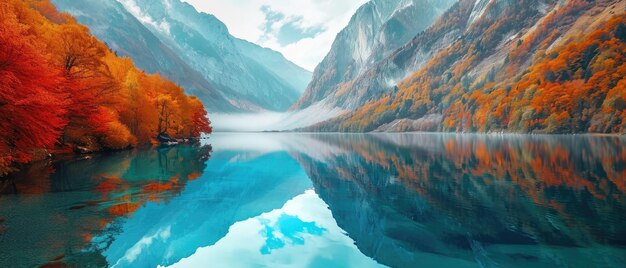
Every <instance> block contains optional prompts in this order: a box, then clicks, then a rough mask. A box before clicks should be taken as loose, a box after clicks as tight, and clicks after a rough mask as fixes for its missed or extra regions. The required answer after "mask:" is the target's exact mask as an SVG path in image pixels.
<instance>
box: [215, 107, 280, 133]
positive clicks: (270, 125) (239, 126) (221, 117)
mask: <svg viewBox="0 0 626 268" xmlns="http://www.w3.org/2000/svg"><path fill="white" fill-rule="evenodd" d="M289 114H290V113H288V112H284V113H279V112H263V113H246V114H211V115H209V118H210V119H211V125H212V126H213V129H214V131H217V132H229V131H232V132H258V131H271V130H284V126H283V124H282V123H283V122H284V120H285V119H286V118H287V117H288V116H289Z"/></svg>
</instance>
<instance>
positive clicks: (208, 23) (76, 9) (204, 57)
mask: <svg viewBox="0 0 626 268" xmlns="http://www.w3.org/2000/svg"><path fill="white" fill-rule="evenodd" d="M53 2H54V4H55V5H57V7H58V8H59V9H60V10H62V11H67V12H69V13H71V14H72V15H74V16H75V17H77V19H78V21H79V22H80V23H83V24H85V25H87V26H89V27H90V28H91V29H92V31H93V34H94V35H96V36H97V37H98V38H100V39H101V40H103V41H105V42H106V43H107V44H109V46H111V48H112V49H113V50H115V51H117V52H118V53H120V54H122V55H124V56H129V57H131V58H133V60H134V61H135V63H136V64H137V66H138V67H140V68H142V69H145V70H146V71H148V72H151V73H153V72H159V73H161V74H164V75H165V76H166V77H168V78H169V79H171V80H173V81H174V82H177V83H179V84H181V86H183V87H184V88H185V89H186V90H187V91H188V93H190V94H194V95H197V96H198V97H200V99H201V100H202V101H203V102H204V103H205V105H206V106H207V109H208V110H209V111H213V112H232V111H264V110H271V111H282V110H286V109H287V108H288V107H289V106H290V105H291V104H292V103H293V102H294V101H296V100H297V98H298V96H299V95H300V93H301V92H302V90H303V88H304V86H303V85H304V84H307V83H308V81H309V79H310V75H311V74H310V72H308V71H306V70H304V69H302V68H300V67H298V66H297V65H295V64H293V63H291V62H289V61H288V60H287V59H285V58H284V57H283V56H282V55H281V54H280V53H277V52H274V51H271V50H269V49H265V48H262V47H259V46H257V45H254V44H251V43H247V42H245V41H243V40H239V39H236V38H234V37H233V36H232V35H230V34H229V32H228V29H227V28H226V26H225V25H224V24H223V23H222V22H221V21H219V20H218V19H217V18H215V17H214V16H212V15H209V14H206V13H201V12H198V11H196V10H195V8H194V7H192V6H191V5H189V4H187V3H183V2H181V1H179V0H163V1H148V0H117V1H116V0H84V1H71V0H53ZM288 78H289V79H288Z"/></svg>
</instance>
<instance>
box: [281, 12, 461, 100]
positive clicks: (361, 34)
mask: <svg viewBox="0 0 626 268" xmlns="http://www.w3.org/2000/svg"><path fill="white" fill-rule="evenodd" d="M453 2H454V1H453V0H444V1H439V0H372V1H370V2H368V3H366V4H364V5H363V6H361V7H360V8H359V9H358V10H357V11H356V13H355V14H354V16H353V17H352V19H351V20H350V22H349V24H348V26H347V27H346V28H344V29H343V30H342V31H341V32H340V33H339V34H338V35H337V37H336V39H335V41H334V43H333V45H332V47H331V50H330V52H329V54H328V55H327V56H326V57H325V58H324V60H323V61H322V62H321V63H320V64H319V65H318V66H317V68H316V69H315V72H314V74H313V80H312V82H311V83H310V85H309V86H308V88H307V89H306V91H305V94H304V95H303V96H302V98H300V99H299V100H298V102H297V103H296V104H295V105H294V106H293V107H292V109H293V110H298V109H304V108H306V107H308V106H311V105H314V104H315V103H316V102H320V101H322V100H324V99H326V103H329V104H332V105H334V106H338V107H342V108H348V109H354V108H356V107H358V106H359V105H361V104H362V103H363V102H365V101H366V100H367V99H368V98H369V97H370V96H371V95H369V94H367V95H365V94H361V92H356V91H359V90H368V89H366V88H362V87H361V85H359V84H355V83H354V82H355V79H356V78H357V77H359V76H362V75H363V74H365V72H366V71H367V70H368V69H369V68H371V67H373V66H375V65H376V64H377V63H378V62H380V61H381V60H382V59H384V58H385V57H387V56H388V55H389V54H391V53H392V52H393V51H395V50H396V49H398V48H400V47H401V46H402V45H404V44H405V43H406V42H408V41H409V40H411V38H413V37H414V36H415V35H416V34H418V33H419V32H421V31H423V30H424V29H426V28H427V27H429V26H430V25H431V24H432V23H433V22H434V21H435V19H437V17H438V16H439V15H440V14H441V13H442V12H443V11H444V10H445V9H446V8H447V7H449V6H450V5H451V4H452V3H453ZM380 83H382V84H387V83H388V82H387V81H380ZM372 86H374V85H372ZM370 90H374V91H376V90H377V89H374V88H371V89H370ZM349 92H350V93H349ZM372 94H375V93H372Z"/></svg>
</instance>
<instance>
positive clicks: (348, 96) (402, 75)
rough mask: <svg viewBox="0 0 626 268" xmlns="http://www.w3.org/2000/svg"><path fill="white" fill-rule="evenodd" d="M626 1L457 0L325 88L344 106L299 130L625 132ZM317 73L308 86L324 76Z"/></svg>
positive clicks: (331, 96)
mask: <svg viewBox="0 0 626 268" xmlns="http://www.w3.org/2000/svg"><path fill="white" fill-rule="evenodd" d="M625 7H626V4H625V3H624V2H623V1H612V0H604V1H584V0H571V1H557V0H526V1H508V0H477V1H475V0H461V1H459V2H458V3H456V4H454V5H453V6H452V7H451V8H450V9H449V10H447V11H446V13H444V14H443V15H442V16H441V17H440V18H438V19H437V21H436V22H435V23H433V25H432V26H430V27H429V28H428V29H426V30H425V31H423V32H420V33H419V34H417V35H416V36H415V37H414V38H412V39H411V40H410V41H408V42H407V43H406V44H404V45H403V46H402V47H400V48H399V49H397V50H395V51H393V52H392V53H390V54H389V55H387V56H386V57H385V58H384V59H383V60H381V61H380V62H378V63H376V64H374V65H371V66H370V67H369V68H366V70H364V71H362V72H361V74H360V75H358V76H356V77H355V78H354V79H351V80H349V82H347V83H344V84H341V83H338V84H337V85H339V87H336V88H335V89H334V90H333V91H332V92H330V93H325V96H326V97H327V98H332V99H333V100H334V103H335V104H336V105H339V106H341V107H344V108H346V109H348V110H349V112H347V113H345V114H344V115H342V116H340V117H336V118H334V119H331V120H328V121H326V122H323V123H320V124H317V125H315V126H312V127H310V128H309V129H308V130H316V131H357V132H361V131H374V130H379V131H416V130H433V131H459V132H460V131H472V132H473V131H478V132H487V131H507V132H542V133H578V132H620V131H624V129H625V128H624V124H623V121H624V120H623V119H624V118H625V116H624V115H623V114H622V112H621V111H623V109H621V110H620V107H622V104H621V103H626V102H625V101H624V95H626V94H625V93H626V91H625V90H624V89H623V87H622V86H620V85H621V84H622V83H624V84H626V81H622V80H623V78H624V75H625V74H626V69H624V68H626V67H623V66H624V65H623V64H624V60H623V57H621V56H618V55H623V54H624V52H625V51H626V46H624V39H622V34H620V33H621V32H622V30H620V29H625V27H626V26H625V25H624V21H625V20H626V19H625V18H624V17H625V15H624V14H625ZM609 74H611V75H609ZM316 79H317V77H316V76H314V81H313V82H312V83H311V85H316V83H319V81H326V80H324V79H322V80H319V81H318V80H316ZM599 81H603V82H599ZM329 96H330V97H329ZM620 96H621V97H620ZM420 119H423V120H420ZM433 119H437V120H434V121H433ZM423 123H427V124H426V125H424V124H423Z"/></svg>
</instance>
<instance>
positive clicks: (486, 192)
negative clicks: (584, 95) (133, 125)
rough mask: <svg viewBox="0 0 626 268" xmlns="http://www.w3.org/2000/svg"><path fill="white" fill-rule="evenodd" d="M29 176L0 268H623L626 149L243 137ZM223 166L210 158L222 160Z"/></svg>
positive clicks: (0, 223) (11, 196) (543, 141)
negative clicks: (53, 267) (59, 267)
mask: <svg viewBox="0 0 626 268" xmlns="http://www.w3.org/2000/svg"><path fill="white" fill-rule="evenodd" d="M210 143H211V145H212V148H213V152H212V153H211V150H210V147H206V146H205V147H199V146H178V147H173V148H165V149H154V150H137V151H132V152H122V153H115V154H107V155H99V156H94V157H93V158H91V159H83V160H78V159H74V160H66V161H58V162H56V163H54V164H53V165H49V164H46V163H40V164H36V165H33V166H31V167H30V168H29V169H26V170H24V171H23V172H21V173H18V174H15V175H14V176H13V178H10V179H9V180H7V181H4V182H3V183H2V184H0V187H2V188H0V189H2V192H3V193H5V194H3V195H0V252H3V254H2V255H1V256H0V266H2V267H6V266H15V265H14V264H18V266H33V265H41V264H46V263H47V264H61V263H64V264H70V265H72V264H75V265H88V264H89V265H93V266H106V265H109V266H116V267H137V266H139V267H156V266H175V267H195V266H199V265H202V264H205V265H206V264H213V265H217V266H224V267H249V266H259V265H260V266H271V267H276V266H300V267H329V266H333V267H374V266H381V265H383V266H392V267H415V266H426V267H429V266H435V265H436V266H438V267H463V266H470V267H480V266H487V267H494V266H505V267H510V266H518V267H525V266H532V267H553V266H574V267H589V266H601V267H621V265H622V264H623V263H625V262H626V257H625V256H626V225H625V224H623V223H624V222H626V193H625V192H626V139H624V138H620V137H592V136H524V135H504V136H500V135H493V136H492V135H489V136H487V135H456V134H295V133H294V134H276V133H267V134H261V133H255V134H232V133H218V134H214V135H213V136H212V137H211V140H210ZM209 157H210V158H209Z"/></svg>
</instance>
